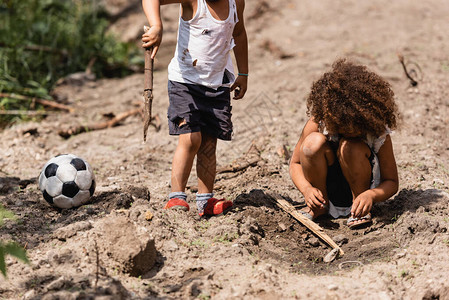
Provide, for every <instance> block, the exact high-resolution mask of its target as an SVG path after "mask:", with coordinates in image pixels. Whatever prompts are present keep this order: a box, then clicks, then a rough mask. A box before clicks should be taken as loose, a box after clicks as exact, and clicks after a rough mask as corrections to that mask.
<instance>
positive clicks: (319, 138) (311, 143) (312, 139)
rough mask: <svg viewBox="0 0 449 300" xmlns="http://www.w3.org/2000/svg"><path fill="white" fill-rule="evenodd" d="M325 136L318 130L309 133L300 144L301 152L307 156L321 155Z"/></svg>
mask: <svg viewBox="0 0 449 300" xmlns="http://www.w3.org/2000/svg"><path fill="white" fill-rule="evenodd" d="M325 146H326V137H325V136H324V135H323V134H322V133H319V132H312V133H311V134H309V135H308V136H307V137H306V138H305V139H304V142H303V143H302V145H301V152H302V154H303V155H304V156H305V157H307V158H314V157H316V156H317V155H321V154H322V153H323V151H324V150H325Z"/></svg>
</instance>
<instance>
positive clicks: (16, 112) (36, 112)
mask: <svg viewBox="0 0 449 300" xmlns="http://www.w3.org/2000/svg"><path fill="white" fill-rule="evenodd" d="M60 113H61V112H57V111H40V110H16V109H8V110H0V115H27V116H47V115H57V114H60Z"/></svg>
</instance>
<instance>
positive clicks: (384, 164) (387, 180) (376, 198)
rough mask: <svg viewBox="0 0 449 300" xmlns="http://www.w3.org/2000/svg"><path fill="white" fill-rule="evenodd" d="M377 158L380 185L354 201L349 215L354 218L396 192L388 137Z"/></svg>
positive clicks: (397, 182) (396, 186) (396, 178)
mask: <svg viewBox="0 0 449 300" xmlns="http://www.w3.org/2000/svg"><path fill="white" fill-rule="evenodd" d="M377 157H378V159H379V167H380V177H381V183H380V185H379V186H378V187H376V188H374V189H369V190H366V191H365V192H363V193H361V194H360V195H358V196H357V198H355V199H354V202H353V204H352V210H351V214H352V215H353V216H354V217H356V218H359V217H362V216H365V215H366V214H367V213H369V212H370V211H371V207H372V206H373V203H375V202H382V201H385V200H387V199H388V198H390V197H391V196H393V195H394V194H396V192H397V191H398V186H399V179H398V170H397V166H396V161H395V159H394V153H393V144H392V142H391V137H390V135H387V137H386V138H385V142H384V144H383V145H382V147H380V149H379V152H378V153H377Z"/></svg>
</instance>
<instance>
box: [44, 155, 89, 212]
mask: <svg viewBox="0 0 449 300" xmlns="http://www.w3.org/2000/svg"><path fill="white" fill-rule="evenodd" d="M39 189H40V190H41V192H42V194H43V195H44V199H45V201H47V202H48V203H49V204H51V205H53V206H56V207H59V208H71V207H77V206H80V205H83V204H85V203H87V202H88V201H89V199H90V197H91V196H92V195H93V194H94V191H95V176H94V172H93V171H92V168H91V166H90V165H89V163H88V162H87V161H85V160H84V159H82V158H80V157H78V156H76V155H73V154H61V155H58V156H55V157H53V158H52V159H50V160H49V161H48V162H47V163H46V164H45V166H44V167H43V168H42V171H41V174H40V175H39Z"/></svg>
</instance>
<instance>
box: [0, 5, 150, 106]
mask: <svg viewBox="0 0 449 300" xmlns="http://www.w3.org/2000/svg"><path fill="white" fill-rule="evenodd" d="M98 2H99V1H98V0H93V1H88V0H1V1H0V93H17V94H21V95H26V96H33V97H38V98H47V99H49V98H50V97H49V91H50V89H51V88H52V86H53V85H54V83H55V82H56V81H57V80H58V79H60V78H61V77H64V76H66V75H67V74H71V73H75V72H79V71H85V70H86V68H87V66H88V65H89V62H94V64H93V66H92V70H91V71H92V72H94V73H95V74H96V75H97V76H98V77H103V76H108V77H112V76H123V75H126V74H129V73H130V72H131V71H130V67H129V66H130V64H131V62H135V61H136V59H135V57H136V55H138V54H139V51H138V49H137V47H136V46H135V45H134V44H131V43H121V42H118V41H117V40H116V39H115V38H114V37H113V36H112V35H110V34H107V33H106V32H107V28H108V26H109V21H108V18H107V17H108V16H107V14H106V12H105V10H104V9H103V8H102V7H101V6H100V5H99V4H98ZM139 63H141V61H139ZM30 105H31V100H30V101H28V103H27V101H24V100H20V101H19V100H16V99H14V98H5V97H3V98H1V97H0V109H3V110H7V109H29V108H30Z"/></svg>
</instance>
